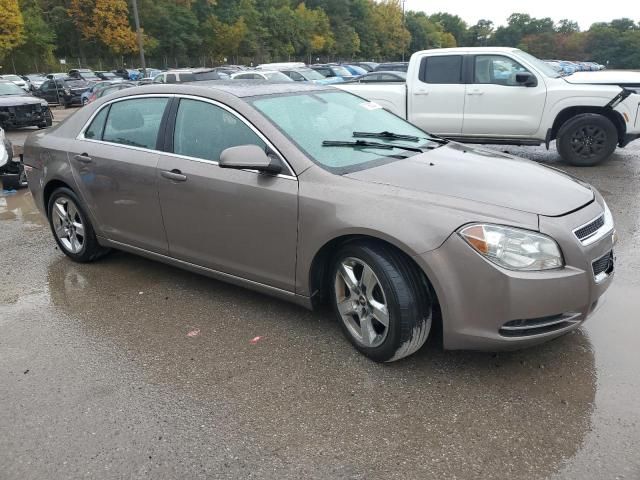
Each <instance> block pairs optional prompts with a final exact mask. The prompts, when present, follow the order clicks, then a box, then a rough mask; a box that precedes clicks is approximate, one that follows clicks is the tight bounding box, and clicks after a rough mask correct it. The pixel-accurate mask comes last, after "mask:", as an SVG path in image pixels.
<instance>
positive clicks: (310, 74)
mask: <svg viewBox="0 0 640 480" xmlns="http://www.w3.org/2000/svg"><path fill="white" fill-rule="evenodd" d="M293 71H294V72H298V73H299V74H300V75H302V76H303V77H304V78H306V79H307V80H324V79H325V78H326V77H325V76H324V75H322V74H321V73H319V72H316V71H315V70H311V69H310V68H305V69H304V70H293Z"/></svg>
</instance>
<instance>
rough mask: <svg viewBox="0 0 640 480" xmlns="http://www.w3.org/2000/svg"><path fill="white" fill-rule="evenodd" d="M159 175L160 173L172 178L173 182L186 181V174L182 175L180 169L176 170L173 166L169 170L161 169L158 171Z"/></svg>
mask: <svg viewBox="0 0 640 480" xmlns="http://www.w3.org/2000/svg"><path fill="white" fill-rule="evenodd" d="M160 175H162V176H163V177H164V178H168V179H169V180H173V181H174V182H186V181H187V176H186V175H183V174H182V172H181V171H180V170H178V169H177V168H174V169H173V170H171V171H167V170H162V171H161V172H160Z"/></svg>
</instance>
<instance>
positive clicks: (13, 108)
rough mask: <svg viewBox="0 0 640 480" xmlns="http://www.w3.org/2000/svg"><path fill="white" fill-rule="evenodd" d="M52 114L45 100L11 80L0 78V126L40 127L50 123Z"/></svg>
mask: <svg viewBox="0 0 640 480" xmlns="http://www.w3.org/2000/svg"><path fill="white" fill-rule="evenodd" d="M52 120H53V116H52V114H51V110H49V106H48V105H47V102H45V101H43V100H42V99H40V98H36V97H34V96H33V95H31V94H30V93H27V92H25V91H24V90H23V89H22V88H20V87H19V86H17V85H16V84H15V83H13V82H9V81H6V80H0V127H2V128H18V127H34V126H35V127H40V128H45V127H48V126H50V125H51V122H52Z"/></svg>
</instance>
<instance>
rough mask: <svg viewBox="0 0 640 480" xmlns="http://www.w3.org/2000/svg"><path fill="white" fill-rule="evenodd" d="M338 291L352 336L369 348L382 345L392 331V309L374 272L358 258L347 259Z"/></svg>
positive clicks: (339, 274)
mask: <svg viewBox="0 0 640 480" xmlns="http://www.w3.org/2000/svg"><path fill="white" fill-rule="evenodd" d="M334 288H335V294H336V295H335V298H336V302H337V307H338V312H340V317H341V319H342V321H343V322H344V324H345V326H346V327H347V330H348V331H349V333H350V334H351V335H352V337H353V338H354V339H355V340H356V341H357V342H358V343H359V344H361V345H362V346H365V347H371V348H373V347H377V346H379V345H381V344H382V343H383V342H384V340H385V339H386V338H387V333H388V332H389V309H388V306H387V298H386V295H385V293H384V290H383V288H382V285H381V284H380V280H378V277H377V276H376V274H375V273H374V271H373V269H372V268H371V267H370V266H369V265H367V263H365V262H364V261H362V260H360V259H358V258H354V257H349V258H345V259H344V260H342V262H340V264H339V267H338V270H337V272H336V277H335V282H334Z"/></svg>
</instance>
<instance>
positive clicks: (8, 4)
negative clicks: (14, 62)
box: [0, 0, 24, 59]
mask: <svg viewBox="0 0 640 480" xmlns="http://www.w3.org/2000/svg"><path fill="white" fill-rule="evenodd" d="M23 42H24V20H23V18H22V13H20V8H19V6H18V0H0V59H2V58H5V57H6V56H7V54H9V52H11V50H13V49H14V48H16V47H18V46H20V45H22V43H23Z"/></svg>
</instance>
